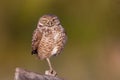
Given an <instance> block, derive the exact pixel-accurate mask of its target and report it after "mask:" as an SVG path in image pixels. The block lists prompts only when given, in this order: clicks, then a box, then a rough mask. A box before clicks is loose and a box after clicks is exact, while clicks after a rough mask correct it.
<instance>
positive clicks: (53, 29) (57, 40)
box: [32, 14, 67, 76]
mask: <svg viewBox="0 0 120 80" xmlns="http://www.w3.org/2000/svg"><path fill="white" fill-rule="evenodd" d="M66 39H67V36H66V33H65V31H64V28H63V27H62V25H61V24H60V21H59V19H58V17H57V16H55V15H49V14H48V15H43V16H42V17H41V18H40V19H39V22H38V25H37V28H36V29H35V30H34V33H33V37H32V54H36V55H37V57H38V58H39V59H41V60H43V59H46V60H47V62H48V65H49V68H50V69H49V70H46V71H45V74H46V75H51V76H56V75H57V73H56V71H55V70H54V69H53V68H52V66H51V63H50V60H49V58H50V57H51V56H53V55H58V54H60V53H61V51H62V50H63V48H64V45H65V43H66Z"/></svg>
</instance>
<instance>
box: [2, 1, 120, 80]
mask: <svg viewBox="0 0 120 80" xmlns="http://www.w3.org/2000/svg"><path fill="white" fill-rule="evenodd" d="M48 13H50V14H55V15H57V16H58V17H59V18H60V21H61V23H62V25H63V26H64V28H65V30H66V32H67V35H68V41H67V44H66V46H65V49H64V51H63V52H62V54H61V55H59V56H57V57H52V58H51V61H52V64H53V66H54V69H55V70H56V71H57V73H58V76H59V77H62V78H64V79H65V80H120V0H0V79H1V80H13V78H14V72H15V68H16V67H22V68H25V69H28V70H31V71H34V72H38V73H41V74H44V71H45V70H46V69H48V66H47V62H46V61H45V60H43V61H40V60H38V59H36V57H35V56H32V55H31V38H32V33H33V30H34V29H35V28H36V24H37V22H38V19H39V18H40V17H41V16H42V15H44V14H48Z"/></svg>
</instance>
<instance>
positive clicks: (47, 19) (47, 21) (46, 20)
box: [38, 14, 60, 27]
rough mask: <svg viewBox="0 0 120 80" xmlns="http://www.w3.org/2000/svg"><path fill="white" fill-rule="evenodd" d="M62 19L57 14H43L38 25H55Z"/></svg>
mask: <svg viewBox="0 0 120 80" xmlns="http://www.w3.org/2000/svg"><path fill="white" fill-rule="evenodd" d="M59 24H60V21H59V19H58V17H57V16H55V15H52V14H47V15H43V16H42V17H41V18H40V19H39V22H38V27H53V26H56V25H59Z"/></svg>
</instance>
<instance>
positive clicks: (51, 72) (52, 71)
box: [45, 58, 57, 76]
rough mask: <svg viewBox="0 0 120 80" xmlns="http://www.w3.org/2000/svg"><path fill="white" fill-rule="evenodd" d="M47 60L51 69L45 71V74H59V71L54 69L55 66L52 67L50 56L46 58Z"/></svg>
mask: <svg viewBox="0 0 120 80" xmlns="http://www.w3.org/2000/svg"><path fill="white" fill-rule="evenodd" d="M46 60H47V62H48V65H49V68H50V69H49V70H46V71H45V74H46V75H51V76H56V75H57V73H56V71H54V70H53V68H52V65H51V62H50V59H49V58H46Z"/></svg>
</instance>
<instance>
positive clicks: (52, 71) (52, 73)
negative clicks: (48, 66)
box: [45, 70, 57, 76]
mask: <svg viewBox="0 0 120 80" xmlns="http://www.w3.org/2000/svg"><path fill="white" fill-rule="evenodd" d="M45 75H50V76H57V72H56V71H54V70H46V71H45Z"/></svg>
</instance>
